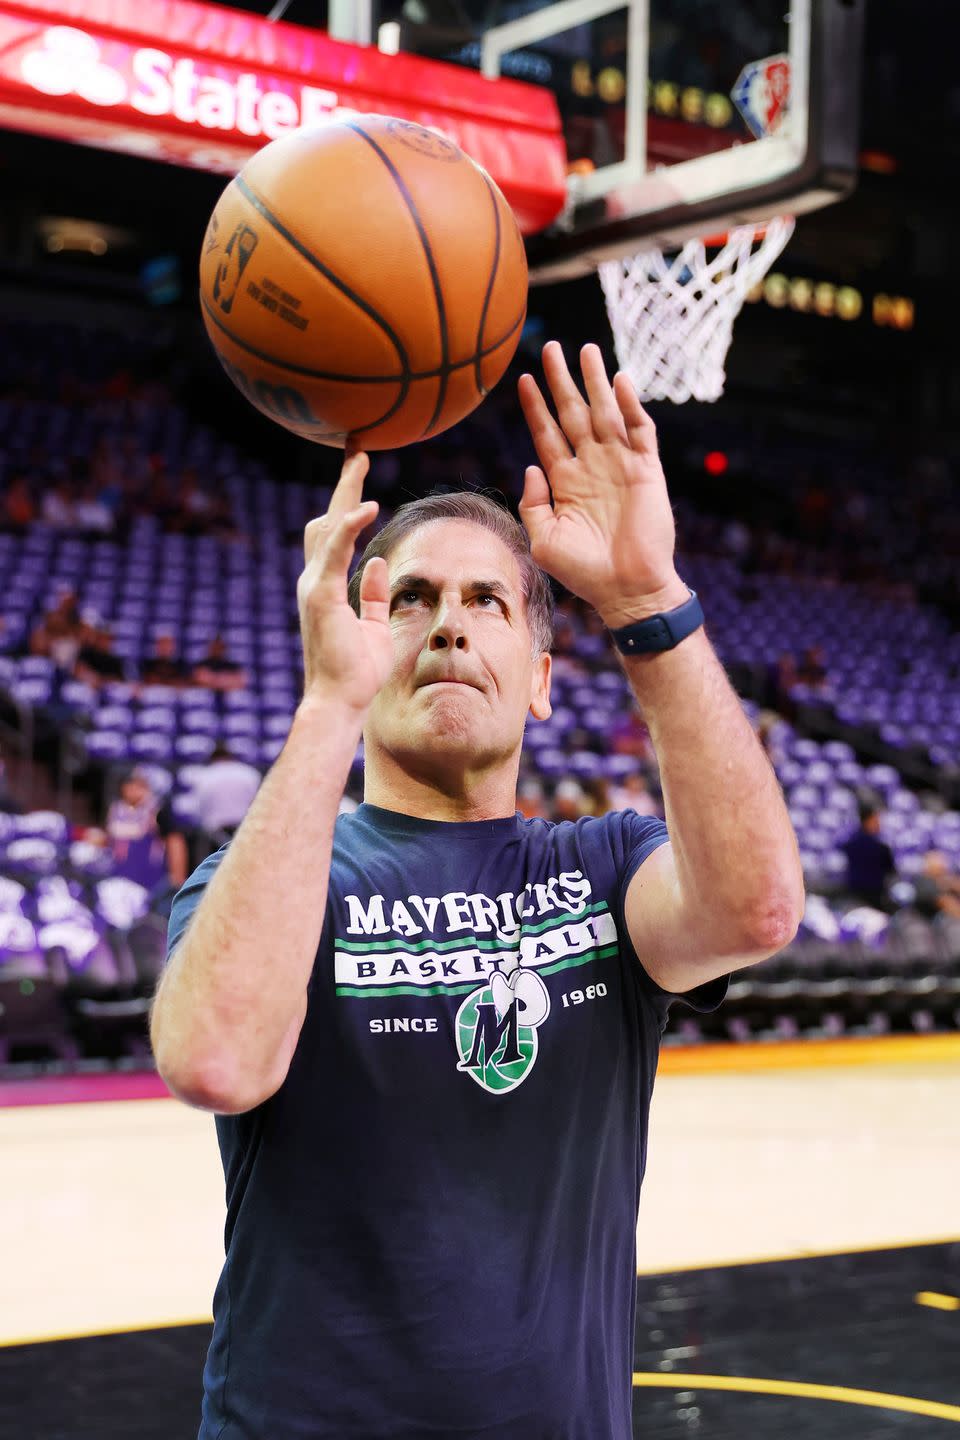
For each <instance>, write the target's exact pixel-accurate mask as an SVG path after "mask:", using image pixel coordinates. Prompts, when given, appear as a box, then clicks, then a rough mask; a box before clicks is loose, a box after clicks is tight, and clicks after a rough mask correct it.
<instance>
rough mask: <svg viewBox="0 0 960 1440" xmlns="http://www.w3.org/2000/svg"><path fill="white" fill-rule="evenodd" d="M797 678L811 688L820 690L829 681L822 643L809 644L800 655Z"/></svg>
mask: <svg viewBox="0 0 960 1440" xmlns="http://www.w3.org/2000/svg"><path fill="white" fill-rule="evenodd" d="M797 679H798V680H799V682H800V684H801V685H806V686H808V687H809V689H811V690H820V689H822V687H823V686H824V685H825V684H826V681H827V666H826V658H825V656H824V651H823V646H822V645H808V646H807V647H806V649H805V650H804V651H803V654H802V655H801V656H800V664H799V666H798V668H797Z"/></svg>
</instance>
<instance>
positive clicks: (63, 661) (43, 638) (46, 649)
mask: <svg viewBox="0 0 960 1440" xmlns="http://www.w3.org/2000/svg"><path fill="white" fill-rule="evenodd" d="M84 637H85V627H84V624H83V621H82V620H81V619H80V615H79V612H78V610H77V597H76V595H75V594H74V592H73V591H72V590H65V591H64V592H63V594H62V595H61V596H60V599H59V600H58V601H57V602H56V604H55V605H53V606H52V607H51V608H50V609H49V610H48V611H47V612H46V614H45V615H44V617H43V619H42V620H41V621H40V623H39V625H36V626H34V628H33V630H32V631H31V633H30V654H31V655H46V656H49V658H50V659H51V660H53V662H54V664H56V665H58V666H59V668H60V669H61V670H66V671H68V672H70V673H72V672H73V668H74V666H75V664H76V661H77V657H78V656H79V654H80V649H81V647H82V645H83V642H84Z"/></svg>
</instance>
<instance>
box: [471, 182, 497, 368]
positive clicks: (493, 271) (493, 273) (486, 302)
mask: <svg viewBox="0 0 960 1440" xmlns="http://www.w3.org/2000/svg"><path fill="white" fill-rule="evenodd" d="M480 174H481V175H482V176H483V183H484V184H485V185H486V187H487V194H488V195H489V196H490V203H491V204H492V205H493V229H494V240H493V264H492V265H491V267H490V276H489V279H488V280H487V293H486V294H485V295H484V297H483V308H482V309H481V311H480V327H479V329H478V330H477V348H476V351H475V352H474V377H473V378H474V382H475V384H476V387H477V389H478V390H479V392H480V394H481V395H482V396H486V395H487V387H486V386H485V385H484V383H483V375H482V373H481V360H480V349H481V346H482V345H483V331H484V327H485V326H486V323H487V313H488V311H489V309H490V299H491V296H492V295H493V286H494V283H495V281H496V278H497V271H498V270H499V268H500V206H499V205H498V204H497V197H496V195H494V193H493V186H492V185H491V184H490V181H489V180H488V179H487V177H486V175H484V174H483V171H482V170H481V172H480Z"/></svg>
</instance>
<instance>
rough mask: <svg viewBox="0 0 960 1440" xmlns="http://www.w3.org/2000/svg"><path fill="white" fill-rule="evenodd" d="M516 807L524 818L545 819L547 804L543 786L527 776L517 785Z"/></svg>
mask: <svg viewBox="0 0 960 1440" xmlns="http://www.w3.org/2000/svg"><path fill="white" fill-rule="evenodd" d="M517 809H518V810H519V811H520V814H521V815H522V816H523V817H524V819H526V820H537V819H546V815H547V805H546V797H545V796H544V793H543V786H542V785H541V783H540V781H539V780H535V779H534V778H533V777H532V776H529V777H528V778H527V779H526V780H521V781H520V784H519V786H518V787H517Z"/></svg>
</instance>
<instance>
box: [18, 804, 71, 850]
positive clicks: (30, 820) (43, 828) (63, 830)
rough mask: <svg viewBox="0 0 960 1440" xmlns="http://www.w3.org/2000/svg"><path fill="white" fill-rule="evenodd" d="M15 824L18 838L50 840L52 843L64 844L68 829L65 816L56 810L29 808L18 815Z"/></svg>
mask: <svg viewBox="0 0 960 1440" xmlns="http://www.w3.org/2000/svg"><path fill="white" fill-rule="evenodd" d="M15 825H16V836H17V838H18V839H23V838H30V839H37V840H50V841H51V842H52V843H53V844H54V845H64V844H66V841H67V838H68V835H69V831H70V827H69V825H68V824H67V820H66V817H65V816H63V815H60V814H59V813H58V812H57V811H56V810H31V811H30V812H29V813H28V814H26V815H18V816H17V817H16V821H15Z"/></svg>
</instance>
